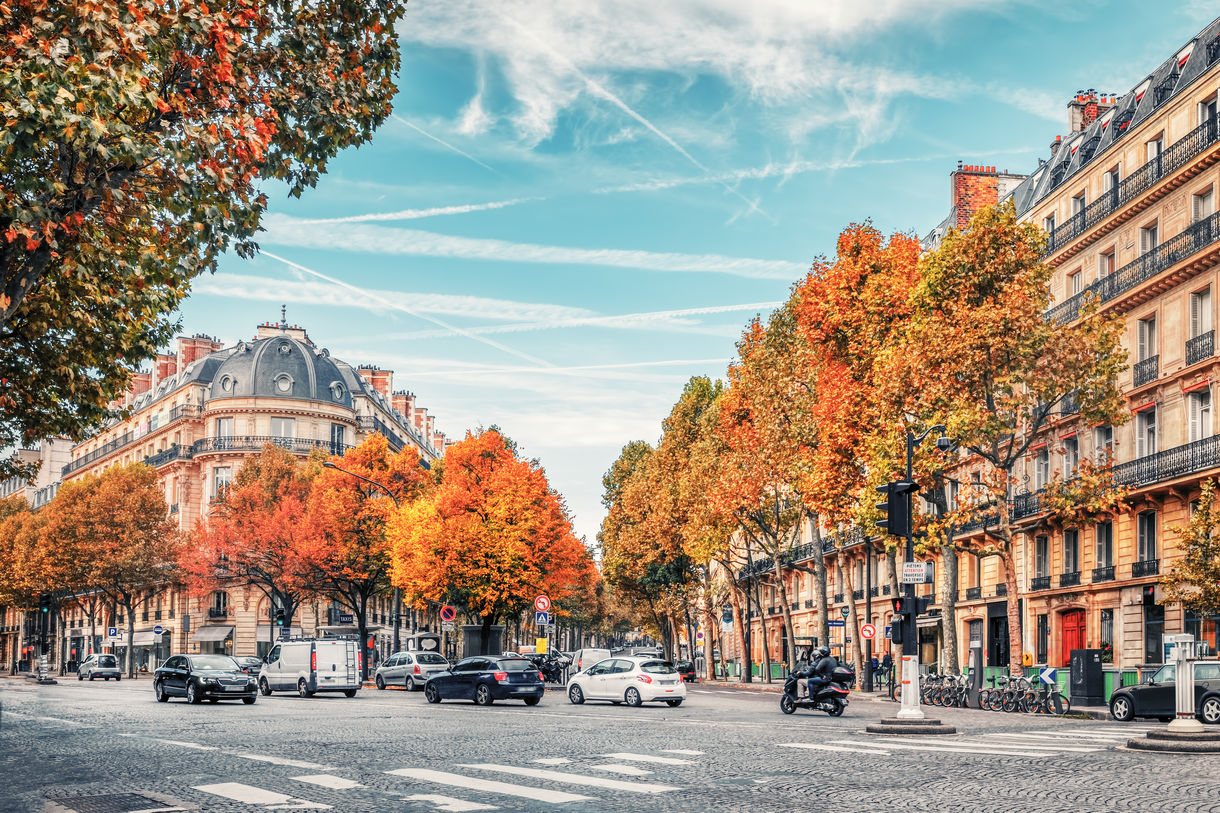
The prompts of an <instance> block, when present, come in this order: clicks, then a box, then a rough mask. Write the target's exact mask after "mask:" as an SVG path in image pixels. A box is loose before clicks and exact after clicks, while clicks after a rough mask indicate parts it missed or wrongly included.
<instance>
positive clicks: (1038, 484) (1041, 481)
mask: <svg viewBox="0 0 1220 813" xmlns="http://www.w3.org/2000/svg"><path fill="white" fill-rule="evenodd" d="M1050 479H1051V454H1050V452H1049V451H1048V450H1047V449H1046V448H1045V447H1043V448H1042V449H1041V450H1040V451H1039V452H1038V453H1037V454H1036V455H1034V488H1035V489H1037V490H1039V491H1040V490H1042V489H1043V488H1044V487H1045V486H1046V484H1047V482H1049V481H1050Z"/></svg>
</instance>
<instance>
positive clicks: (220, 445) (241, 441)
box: [166, 435, 352, 455]
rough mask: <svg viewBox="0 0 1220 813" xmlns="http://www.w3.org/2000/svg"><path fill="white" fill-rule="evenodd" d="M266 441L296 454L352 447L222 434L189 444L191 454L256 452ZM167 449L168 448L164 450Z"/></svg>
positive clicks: (326, 441)
mask: <svg viewBox="0 0 1220 813" xmlns="http://www.w3.org/2000/svg"><path fill="white" fill-rule="evenodd" d="M268 443H274V444H275V445H276V446H279V447H280V448H281V449H287V450H288V451H290V452H296V453H298V454H308V453H309V452H311V451H313V450H314V449H323V450H325V451H327V452H329V453H330V454H334V455H341V454H344V453H345V452H346V451H347V450H348V449H350V448H352V447H351V446H348V445H347V444H345V443H332V442H331V441H328V440H313V439H312V438H284V437H276V436H274V435H242V436H236V435H232V436H229V435H222V436H220V437H214V438H203V439H201V440H197V441H195V442H194V443H193V444H191V449H190V452H191V454H192V455H197V454H203V453H205V452H257V451H260V450H261V449H262V448H263V446H265V445H267V444H268ZM166 451H168V449H167V450H166Z"/></svg>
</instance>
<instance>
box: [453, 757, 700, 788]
mask: <svg viewBox="0 0 1220 813" xmlns="http://www.w3.org/2000/svg"><path fill="white" fill-rule="evenodd" d="M458 767H459V768H474V769H476V770H480V771H497V772H499V773H506V774H511V775H513V776H528V777H529V778H531V779H545V780H547V781H549V782H567V783H568V784H570V785H588V786H590V787H594V788H607V789H609V790H625V791H631V792H633V793H666V792H668V791H671V790H682V788H679V787H675V786H673V785H647V784H644V783H642V782H625V781H623V780H621V779H606V778H605V777H603V776H585V775H583V774H578V773H564V772H563V771H547V770H543V769H542V768H519V767H517V766H516V765H495V764H492V763H487V762H483V763H475V764H471V765H459V766H458Z"/></svg>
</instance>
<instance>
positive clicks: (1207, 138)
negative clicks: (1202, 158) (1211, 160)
mask: <svg viewBox="0 0 1220 813" xmlns="http://www.w3.org/2000/svg"><path fill="white" fill-rule="evenodd" d="M1115 126H1116V128H1117V129H1116V130H1115V132H1122V126H1121V125H1120V124H1118V123H1117V122H1116V124H1115ZM1217 140H1220V133H1218V132H1217V127H1216V119H1215V118H1211V119H1208V120H1207V121H1205V122H1203V123H1202V124H1200V125H1199V126H1198V127H1196V128H1195V129H1194V130H1192V131H1190V132H1189V133H1187V134H1186V135H1184V136H1182V138H1180V139H1178V140H1177V141H1175V142H1174V143H1173V144H1171V145H1169V147H1168V148H1167V149H1166V150H1165V151H1164V152H1162V153H1161V154H1160V155H1158V156H1157V157H1155V158H1153V159H1151V160H1150V161H1148V162H1147V163H1146V164H1144V165H1143V166H1142V167H1140V168H1139V169H1137V170H1135V171H1134V172H1132V173H1131V174H1130V175H1128V176H1127V177H1126V178H1124V179H1123V180H1122V181H1120V182H1119V183H1118V185H1117V186H1114V187H1112V188H1111V189H1110V190H1109V191H1108V192H1106V193H1105V194H1103V195H1102V196H1101V197H1100V198H1098V199H1097V200H1095V201H1093V202H1092V203H1091V204H1089V205H1088V206H1086V207H1085V208H1084V209H1083V210H1081V211H1079V212H1077V213H1076V214H1074V215H1072V216H1071V217H1070V218H1068V219H1067V220H1065V221H1064V222H1063V225H1061V226H1059V227H1058V228H1057V229H1055V230H1054V233H1053V234H1052V235H1051V236H1050V239H1049V241H1048V242H1047V247H1046V255H1050V254H1053V253H1054V252H1056V251H1058V250H1059V249H1061V248H1063V247H1064V246H1066V245H1067V244H1068V243H1070V242H1072V241H1073V240H1075V239H1076V238H1077V237H1079V236H1080V235H1082V234H1084V233H1085V232H1087V231H1089V230H1090V229H1092V228H1093V227H1094V226H1096V225H1097V224H1098V223H1100V222H1101V221H1103V220H1105V219H1106V218H1107V217H1109V216H1110V215H1111V214H1113V213H1114V212H1116V211H1117V210H1118V209H1120V208H1121V207H1123V206H1126V205H1127V204H1128V203H1130V202H1131V201H1133V200H1135V199H1136V198H1138V197H1139V196H1140V195H1143V194H1144V193H1145V192H1147V191H1148V190H1149V189H1151V188H1152V187H1153V186H1155V185H1156V183H1157V182H1158V181H1160V180H1161V179H1162V178H1164V177H1165V176H1166V175H1169V174H1172V173H1174V172H1176V171H1177V170H1179V169H1181V168H1182V167H1183V166H1185V165H1186V163H1187V162H1189V161H1190V160H1192V159H1193V158H1195V157H1197V156H1198V155H1200V154H1201V153H1203V152H1204V151H1205V150H1207V149H1208V148H1209V147H1211V146H1212V145H1213V144H1215V143H1216V141H1217ZM1088 163H1089V162H1087V161H1086V162H1082V164H1081V167H1080V168H1081V169H1083V168H1085V167H1087V166H1088ZM1078 171H1079V170H1078ZM1075 174H1076V173H1072V175H1075ZM1072 175H1066V174H1065V175H1064V176H1062V177H1061V178H1059V179H1058V181H1057V182H1056V184H1055V186H1059V185H1061V184H1062V183H1063V182H1064V181H1066V180H1067V179H1068V178H1070V177H1072ZM1052 188H1054V187H1052ZM1044 256H1045V255H1044Z"/></svg>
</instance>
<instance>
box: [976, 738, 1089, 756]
mask: <svg viewBox="0 0 1220 813" xmlns="http://www.w3.org/2000/svg"><path fill="white" fill-rule="evenodd" d="M983 736H985V737H989V738H990V739H988V740H978V741H977V742H978V744H979V745H984V746H985V745H1005V746H1008V745H1012V746H1018V747H1020V748H1024V749H1025V750H1027V751H1071V752H1073V753H1078V754H1087V753H1090V752H1092V751H1104V750H1106V749H1105V747H1104V746H1102V744H1101V743H1092V744H1087V745H1086V744H1075V745H1065V744H1064V743H1062V742H1053V741H1049V742H1048V741H1047V740H1045V739H1041V738H1033V737H1023V736H1021V735H1020V734H984V735H983ZM970 742H976V741H975V740H971V741H970Z"/></svg>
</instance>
